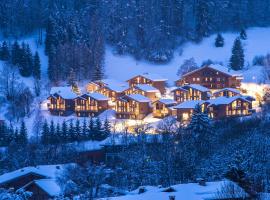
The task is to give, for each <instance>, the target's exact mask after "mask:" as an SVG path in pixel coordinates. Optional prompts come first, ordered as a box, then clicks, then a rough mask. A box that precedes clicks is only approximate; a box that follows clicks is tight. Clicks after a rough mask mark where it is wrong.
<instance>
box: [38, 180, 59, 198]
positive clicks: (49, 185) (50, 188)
mask: <svg viewBox="0 0 270 200" xmlns="http://www.w3.org/2000/svg"><path fill="white" fill-rule="evenodd" d="M34 182H35V184H36V185H38V186H39V187H40V188H41V189H42V190H44V191H45V192H47V193H48V194H49V195H50V196H51V197H55V196H59V195H60V194H61V188H60V186H59V185H58V184H57V183H56V180H55V179H40V180H35V181H34Z"/></svg>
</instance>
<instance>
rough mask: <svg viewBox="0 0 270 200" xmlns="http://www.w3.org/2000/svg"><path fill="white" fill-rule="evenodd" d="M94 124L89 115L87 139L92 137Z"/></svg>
mask: <svg viewBox="0 0 270 200" xmlns="http://www.w3.org/2000/svg"><path fill="white" fill-rule="evenodd" d="M94 126H95V123H94V120H93V118H92V117H90V120H89V124H88V130H87V135H88V136H87V137H88V139H93V132H94Z"/></svg>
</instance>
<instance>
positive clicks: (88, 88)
mask: <svg viewBox="0 0 270 200" xmlns="http://www.w3.org/2000/svg"><path fill="white" fill-rule="evenodd" d="M100 87H101V85H100V84H99V83H98V82H94V81H91V82H90V83H88V84H87V85H86V91H87V92H88V93H92V92H96V91H98V90H99V89H100Z"/></svg>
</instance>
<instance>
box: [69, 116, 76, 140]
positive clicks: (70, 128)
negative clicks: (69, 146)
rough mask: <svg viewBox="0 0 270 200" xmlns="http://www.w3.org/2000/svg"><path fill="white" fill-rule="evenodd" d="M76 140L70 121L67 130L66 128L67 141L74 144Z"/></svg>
mask: <svg viewBox="0 0 270 200" xmlns="http://www.w3.org/2000/svg"><path fill="white" fill-rule="evenodd" d="M76 140H77V138H76V134H75V129H74V126H73V121H72V120H70V122H69V128H68V141H71V142H74V141H76Z"/></svg>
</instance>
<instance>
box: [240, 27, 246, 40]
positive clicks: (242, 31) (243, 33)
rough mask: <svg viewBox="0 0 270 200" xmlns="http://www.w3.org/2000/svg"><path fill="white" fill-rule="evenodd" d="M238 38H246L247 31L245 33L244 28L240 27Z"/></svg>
mask: <svg viewBox="0 0 270 200" xmlns="http://www.w3.org/2000/svg"><path fill="white" fill-rule="evenodd" d="M240 38H241V39H242V40H246V39H247V33H246V30H245V29H242V30H241V32H240Z"/></svg>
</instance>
